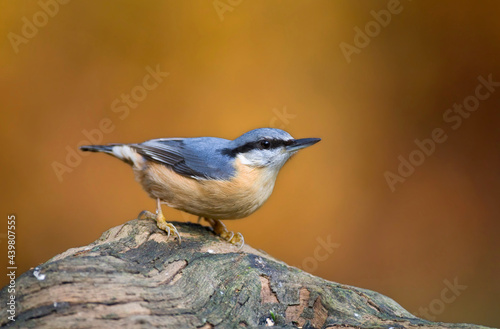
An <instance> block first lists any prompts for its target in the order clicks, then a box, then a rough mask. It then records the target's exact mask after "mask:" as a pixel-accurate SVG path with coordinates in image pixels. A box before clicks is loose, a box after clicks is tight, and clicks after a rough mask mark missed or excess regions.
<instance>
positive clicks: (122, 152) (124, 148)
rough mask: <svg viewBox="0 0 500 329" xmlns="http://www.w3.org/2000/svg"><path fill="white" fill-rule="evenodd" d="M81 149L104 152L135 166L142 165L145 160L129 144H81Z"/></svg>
mask: <svg viewBox="0 0 500 329" xmlns="http://www.w3.org/2000/svg"><path fill="white" fill-rule="evenodd" d="M80 150H82V151H87V152H103V153H106V154H109V155H112V156H114V157H115V158H118V159H120V160H122V161H124V162H126V163H128V164H130V165H133V166H140V165H142V164H143V162H144V158H143V157H142V156H141V155H140V154H139V153H137V152H136V151H135V150H134V149H133V148H131V147H130V146H128V145H127V144H108V145H83V146H80Z"/></svg>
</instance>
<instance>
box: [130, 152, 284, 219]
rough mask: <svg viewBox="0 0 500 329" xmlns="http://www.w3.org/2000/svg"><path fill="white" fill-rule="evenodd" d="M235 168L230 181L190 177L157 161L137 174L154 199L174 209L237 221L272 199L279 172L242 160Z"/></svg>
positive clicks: (150, 163) (137, 170)
mask: <svg viewBox="0 0 500 329" xmlns="http://www.w3.org/2000/svg"><path fill="white" fill-rule="evenodd" d="M235 168H236V172H237V174H236V175H235V176H234V177H233V178H232V179H231V180H226V181H225V180H210V179H194V178H187V177H184V176H181V175H179V174H177V173H175V172H174V171H173V170H172V169H170V168H168V167H166V166H164V165H161V164H158V163H153V162H149V163H148V165H147V166H146V167H145V168H144V169H143V170H139V169H135V170H134V172H135V175H136V179H137V180H138V181H139V182H140V183H141V185H142V187H143V188H144V190H146V192H148V194H149V196H150V197H152V198H155V199H156V198H160V200H161V201H163V202H164V203H165V204H167V205H168V206H170V207H173V208H176V209H180V210H183V211H186V212H188V213H190V214H194V215H197V216H202V217H208V218H213V219H237V218H243V217H247V216H248V215H250V214H252V213H253V212H254V211H256V210H257V209H258V208H259V207H260V206H262V204H263V203H264V202H265V201H266V200H267V199H268V198H269V196H270V195H271V193H272V191H273V188H274V182H275V180H276V174H277V173H274V172H272V170H271V169H268V168H256V167H250V166H247V165H243V164H242V163H241V162H240V160H239V159H236V160H235Z"/></svg>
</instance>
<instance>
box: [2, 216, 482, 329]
mask: <svg viewBox="0 0 500 329" xmlns="http://www.w3.org/2000/svg"><path fill="white" fill-rule="evenodd" d="M175 225H176V226H177V228H178V230H179V232H180V233H181V237H182V243H181V244H180V245H179V243H178V241H177V240H176V239H174V238H173V237H171V238H170V239H168V240H167V238H166V234H165V232H163V231H160V230H159V229H158V228H157V227H156V225H155V223H154V222H153V221H151V220H132V221H130V222H127V223H125V224H123V225H120V226H117V227H114V228H112V229H110V230H108V231H107V232H105V233H104V234H103V235H102V236H101V238H99V239H98V240H97V241H95V242H93V243H92V244H90V245H88V246H85V247H80V248H74V249H69V250H68V251H66V252H64V253H62V254H60V255H57V256H55V257H54V258H52V259H50V260H49V261H47V262H46V263H44V264H42V265H40V266H39V267H37V268H36V269H32V270H30V271H28V272H26V273H24V274H23V275H21V276H20V277H19V278H18V279H17V281H16V283H17V296H16V297H17V298H16V300H17V307H16V316H15V319H16V321H10V320H8V314H7V313H6V310H5V309H4V307H2V314H1V318H0V325H1V326H2V327H4V326H5V327H19V328H214V327H215V328H239V327H241V328H243V327H259V326H262V327H264V326H265V325H266V324H267V325H271V324H274V325H275V326H276V327H281V328H293V327H302V328H421V329H423V328H486V327H482V326H476V325H468V324H445V323H434V322H430V321H427V320H423V319H419V318H416V317H415V316H413V315H411V314H410V313H408V312H407V311H406V310H404V309H403V308H402V307H401V306H399V305H398V304H397V303H396V302H394V301H393V300H391V299H390V298H388V297H386V296H383V295H381V294H379V293H376V292H373V291H369V290H366V289H361V288H356V287H352V286H347V285H343V284H339V283H334V282H330V281H326V280H323V279H321V278H318V277H316V276H313V275H311V274H309V273H306V272H304V271H301V270H300V269H297V268H294V267H291V266H288V265H286V264H285V263H283V262H281V261H279V260H277V259H275V258H273V257H271V256H269V255H267V254H266V253H264V252H262V251H258V250H256V249H253V248H252V247H250V246H248V245H246V246H244V247H243V248H242V249H241V250H238V248H237V247H235V246H233V245H231V244H229V243H227V242H225V241H223V240H221V239H220V238H219V237H217V236H215V235H214V234H213V233H212V232H211V231H210V230H209V229H208V228H206V227H204V226H200V225H197V224H191V223H175ZM0 297H1V300H2V301H5V300H7V298H8V297H9V295H8V292H7V287H4V288H3V289H2V291H1V292H0ZM2 304H4V303H3V302H2Z"/></svg>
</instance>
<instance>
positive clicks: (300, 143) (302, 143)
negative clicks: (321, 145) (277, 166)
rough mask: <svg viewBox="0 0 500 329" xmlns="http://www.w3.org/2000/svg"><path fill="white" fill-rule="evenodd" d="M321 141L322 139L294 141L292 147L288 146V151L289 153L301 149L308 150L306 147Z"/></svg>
mask: <svg viewBox="0 0 500 329" xmlns="http://www.w3.org/2000/svg"><path fill="white" fill-rule="evenodd" d="M320 140H321V138H301V139H294V140H293V141H292V143H291V144H290V145H287V146H286V151H287V152H297V151H298V150H300V149H303V148H306V147H308V146H311V145H313V144H316V143H317V142H319V141H320Z"/></svg>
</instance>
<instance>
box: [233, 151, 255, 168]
mask: <svg viewBox="0 0 500 329" xmlns="http://www.w3.org/2000/svg"><path fill="white" fill-rule="evenodd" d="M237 157H238V159H239V160H240V162H241V164H244V165H247V166H251V165H253V164H254V163H253V161H252V160H250V159H248V158H247V157H246V156H245V155H244V154H243V153H240V154H238V155H237Z"/></svg>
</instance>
